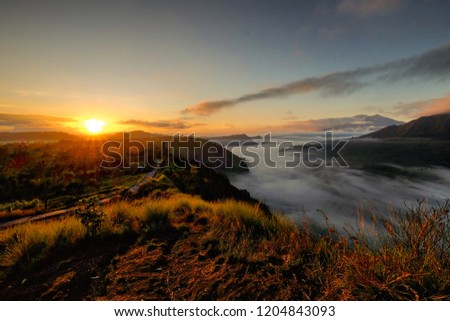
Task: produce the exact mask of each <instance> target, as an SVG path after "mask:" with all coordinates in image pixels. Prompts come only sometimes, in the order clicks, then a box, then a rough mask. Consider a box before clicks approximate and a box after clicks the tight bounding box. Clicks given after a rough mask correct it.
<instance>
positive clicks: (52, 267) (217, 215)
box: [0, 190, 450, 300]
mask: <svg viewBox="0 0 450 321" xmlns="http://www.w3.org/2000/svg"><path fill="white" fill-rule="evenodd" d="M78 214H79V216H70V217H66V218H64V219H61V220H58V221H50V222H41V223H34V224H30V225H21V226H17V227H15V228H11V229H8V230H3V231H1V232H0V269H1V270H0V299H3V300H5V299H12V300H18V299H22V300H38V299H43V300H80V299H87V300H140V299H146V300H256V299H259V300H448V299H450V231H449V219H450V218H449V206H448V204H446V205H444V206H442V207H440V208H434V209H425V207H424V206H423V205H422V204H419V205H418V206H417V207H415V208H411V209H407V210H405V211H402V212H393V213H391V214H392V215H391V219H390V220H379V221H377V222H375V223H374V226H373V229H372V231H371V232H367V231H369V230H370V229H371V228H363V227H360V228H357V229H355V230H353V231H350V232H349V234H348V235H346V236H343V235H339V233H338V232H337V231H335V229H334V228H333V227H329V229H328V232H327V233H326V234H325V235H322V236H318V235H316V234H314V233H312V232H311V230H310V229H309V228H308V227H307V226H306V225H305V226H304V227H302V228H298V227H297V226H296V225H295V224H294V223H292V222H290V221H289V220H287V219H286V218H283V217H281V216H278V215H267V214H266V213H264V212H262V211H261V210H260V209H259V208H258V206H255V205H249V204H247V203H242V202H238V201H232V200H226V201H216V202H207V201H204V200H202V199H200V198H199V197H196V196H191V195H186V194H181V193H179V192H176V191H174V190H166V191H155V192H153V193H152V194H151V195H149V196H148V197H146V198H143V199H138V200H133V201H122V202H118V203H115V204H111V205H109V206H108V207H106V208H104V209H102V208H100V207H99V206H98V205H95V204H92V203H91V204H88V203H86V204H85V207H84V208H83V209H82V210H81V211H80V213H78ZM83 215H85V216H84V219H83V220H81V219H80V217H83ZM86 215H87V216H86ZM89 215H90V216H89ZM82 222H83V223H82Z"/></svg>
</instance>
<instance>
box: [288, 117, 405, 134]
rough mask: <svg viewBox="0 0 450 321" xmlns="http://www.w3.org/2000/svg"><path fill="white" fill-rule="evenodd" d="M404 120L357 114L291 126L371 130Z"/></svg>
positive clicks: (299, 128)
mask: <svg viewBox="0 0 450 321" xmlns="http://www.w3.org/2000/svg"><path fill="white" fill-rule="evenodd" d="M401 124H403V122H400V121H397V120H395V119H392V118H388V117H384V116H381V115H378V114H376V115H372V116H369V115H362V114H361V115H355V116H352V117H339V118H323V119H310V120H301V121H292V122H290V123H289V126H290V128H292V129H293V130H297V131H340V132H369V131H375V130H379V129H381V128H384V127H386V126H391V125H401Z"/></svg>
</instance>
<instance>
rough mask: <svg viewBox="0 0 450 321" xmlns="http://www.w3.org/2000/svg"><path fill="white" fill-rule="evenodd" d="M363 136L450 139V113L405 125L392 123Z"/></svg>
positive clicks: (420, 119) (416, 120) (426, 117)
mask: <svg viewBox="0 0 450 321" xmlns="http://www.w3.org/2000/svg"><path fill="white" fill-rule="evenodd" d="M361 138H434V139H445V140H447V139H450V114H440V115H433V116H425V117H421V118H418V119H415V120H412V121H410V122H409V123H406V124H404V125H392V126H388V127H386V128H383V129H381V130H379V131H376V132H374V133H371V134H368V135H364V136H362V137H361Z"/></svg>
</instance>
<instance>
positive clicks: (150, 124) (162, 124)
mask: <svg viewBox="0 0 450 321" xmlns="http://www.w3.org/2000/svg"><path fill="white" fill-rule="evenodd" d="M120 124H122V125H134V126H139V127H146V128H158V129H187V128H192V127H196V126H201V125H203V124H201V123H192V124H189V123H186V122H184V121H181V120H157V121H145V120H135V119H130V120H125V121H121V122H120Z"/></svg>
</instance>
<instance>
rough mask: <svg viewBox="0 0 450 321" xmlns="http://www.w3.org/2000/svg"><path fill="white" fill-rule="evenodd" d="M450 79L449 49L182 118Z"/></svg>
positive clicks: (198, 108)
mask: <svg viewBox="0 0 450 321" xmlns="http://www.w3.org/2000/svg"><path fill="white" fill-rule="evenodd" d="M448 78H450V45H449V44H447V45H445V46H442V47H439V48H437V49H433V50H430V51H427V52H425V53H423V54H422V55H419V56H414V57H411V58H407V59H402V60H398V61H394V62H390V63H386V64H382V65H376V66H370V67H362V68H357V69H353V70H349V71H342V72H334V73H330V74H326V75H323V76H319V77H311V78H305V79H301V80H298V81H295V82H291V83H288V84H285V85H282V86H280V87H273V88H269V89H265V90H262V91H259V92H255V93H250V94H246V95H243V96H240V97H238V98H233V99H223V100H216V101H203V102H200V103H198V104H196V105H192V106H188V107H186V108H185V109H184V110H183V114H189V113H192V114H196V115H201V116H209V115H211V114H213V113H215V112H218V111H220V110H222V109H225V108H230V107H233V106H235V105H237V104H241V103H245V102H250V101H256V100H262V99H269V98H280V97H286V96H290V95H295V94H302V93H308V92H313V91H317V92H319V94H320V95H321V96H322V97H329V96H338V95H348V94H351V93H353V92H355V91H357V90H360V89H361V88H363V87H365V86H368V85H371V84H374V83H377V82H378V83H379V82H383V83H385V82H396V81H401V80H405V79H406V80H412V79H421V80H423V79H435V80H445V79H448Z"/></svg>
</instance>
